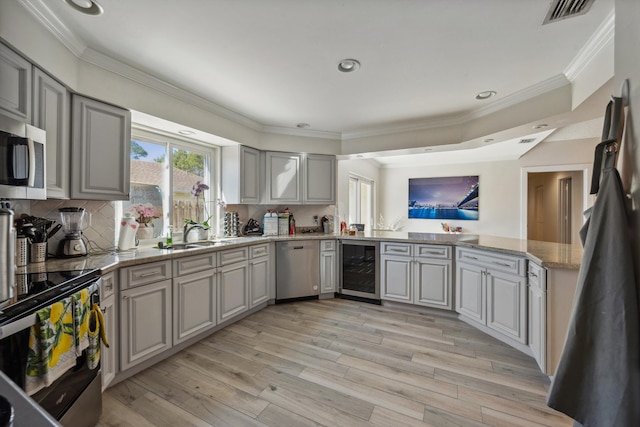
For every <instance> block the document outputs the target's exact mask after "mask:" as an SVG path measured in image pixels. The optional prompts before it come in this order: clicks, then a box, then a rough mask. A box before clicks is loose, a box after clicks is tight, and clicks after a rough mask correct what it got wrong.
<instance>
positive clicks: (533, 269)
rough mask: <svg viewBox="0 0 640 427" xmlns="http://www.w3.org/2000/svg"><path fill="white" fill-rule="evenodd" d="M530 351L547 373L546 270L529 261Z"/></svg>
mask: <svg viewBox="0 0 640 427" xmlns="http://www.w3.org/2000/svg"><path fill="white" fill-rule="evenodd" d="M528 276H529V285H528V287H527V289H528V293H529V295H528V297H529V301H528V302H529V307H528V308H529V309H528V316H529V318H528V334H529V349H531V352H532V353H533V357H534V358H535V359H536V362H538V366H540V369H541V370H542V372H547V357H546V353H547V278H546V269H545V268H543V267H541V266H539V265H538V264H535V263H533V262H531V261H529V267H528Z"/></svg>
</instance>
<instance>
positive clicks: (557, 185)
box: [520, 165, 590, 244]
mask: <svg viewBox="0 0 640 427" xmlns="http://www.w3.org/2000/svg"><path fill="white" fill-rule="evenodd" d="M589 173H590V165H567V166H543V167H529V168H522V213H523V214H522V221H521V233H520V234H521V238H522V239H527V240H538V241H544V242H555V243H568V244H573V243H578V242H579V238H578V233H579V231H580V228H581V227H582V224H583V223H584V217H583V215H582V213H583V212H584V211H585V210H586V209H587V207H588V205H589V203H590V198H589V195H588V186H587V184H588V176H589Z"/></svg>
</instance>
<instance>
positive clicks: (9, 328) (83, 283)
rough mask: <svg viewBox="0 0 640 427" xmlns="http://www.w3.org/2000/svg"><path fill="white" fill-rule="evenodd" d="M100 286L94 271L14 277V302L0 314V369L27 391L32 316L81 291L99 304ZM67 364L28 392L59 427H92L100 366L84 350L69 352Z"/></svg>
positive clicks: (98, 407)
mask: <svg viewBox="0 0 640 427" xmlns="http://www.w3.org/2000/svg"><path fill="white" fill-rule="evenodd" d="M100 282H101V279H100V273H99V270H90V271H58V272H46V273H29V274H17V275H16V288H15V290H14V296H13V299H12V300H11V301H10V302H9V304H8V305H7V306H5V307H3V308H2V310H0V370H2V372H3V373H4V374H5V375H6V376H7V377H9V378H10V379H11V381H13V382H14V383H15V384H16V385H17V386H19V387H20V388H21V389H23V390H27V387H26V382H27V381H26V378H27V377H26V375H27V369H28V368H27V365H28V363H27V358H28V357H29V355H28V354H29V352H30V351H32V350H31V349H32V342H30V341H29V336H30V329H31V326H32V325H34V324H35V323H36V313H37V312H38V311H39V310H41V309H43V308H46V307H51V306H52V304H54V303H56V302H59V301H63V300H65V298H67V299H68V298H70V297H71V296H72V295H74V294H75V293H76V292H78V291H81V290H83V289H88V290H89V292H90V295H89V298H90V301H91V303H94V302H95V303H97V304H99V287H100ZM31 356H32V355H31ZM68 363H69V368H68V369H67V370H66V372H64V373H63V374H62V375H61V376H60V377H59V378H57V379H55V381H53V382H52V383H51V384H50V385H49V386H46V387H44V388H42V389H40V390H39V391H36V392H35V393H33V394H31V393H29V394H31V398H32V399H33V400H34V401H35V402H36V403H37V404H39V405H40V406H41V407H42V408H43V409H44V410H45V411H47V412H48V413H49V414H51V415H52V416H53V418H55V419H56V420H58V421H59V422H60V423H61V424H63V425H66V426H74V427H75V426H78V427H81V426H87V427H89V426H95V425H96V423H97V422H98V419H99V417H100V413H101V412H102V391H101V389H102V387H101V381H102V378H101V374H100V366H99V363H98V364H97V366H96V364H95V363H90V361H89V358H88V354H87V350H83V351H82V353H81V354H80V355H75V354H73V353H72V359H71V362H68ZM34 391H35V390H34Z"/></svg>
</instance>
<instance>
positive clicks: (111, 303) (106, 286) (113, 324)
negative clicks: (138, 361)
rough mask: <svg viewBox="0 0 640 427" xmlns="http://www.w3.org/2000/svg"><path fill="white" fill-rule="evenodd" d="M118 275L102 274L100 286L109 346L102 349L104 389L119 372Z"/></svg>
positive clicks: (101, 362) (101, 361)
mask: <svg viewBox="0 0 640 427" xmlns="http://www.w3.org/2000/svg"><path fill="white" fill-rule="evenodd" d="M116 280H117V277H116V274H115V273H114V272H111V273H108V274H105V275H103V276H102V286H101V287H100V308H101V309H102V312H103V314H104V321H105V330H106V336H107V341H108V342H109V347H107V346H105V345H103V346H102V350H101V351H100V367H101V370H102V390H105V389H106V388H107V387H109V384H111V381H113V379H114V378H115V376H116V374H117V373H118V356H119V353H118V351H119V348H118V304H116V289H117V283H116Z"/></svg>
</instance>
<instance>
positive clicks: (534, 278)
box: [528, 261, 547, 292]
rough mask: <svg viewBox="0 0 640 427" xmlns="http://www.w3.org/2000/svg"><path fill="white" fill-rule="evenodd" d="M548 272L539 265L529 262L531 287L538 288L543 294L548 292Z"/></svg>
mask: <svg viewBox="0 0 640 427" xmlns="http://www.w3.org/2000/svg"><path fill="white" fill-rule="evenodd" d="M546 273H547V270H546V269H545V268H543V267H540V266H539V265H538V264H535V263H533V262H531V261H529V267H528V276H529V286H531V287H532V288H537V289H539V290H540V291H542V292H546V291H547V280H546Z"/></svg>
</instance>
